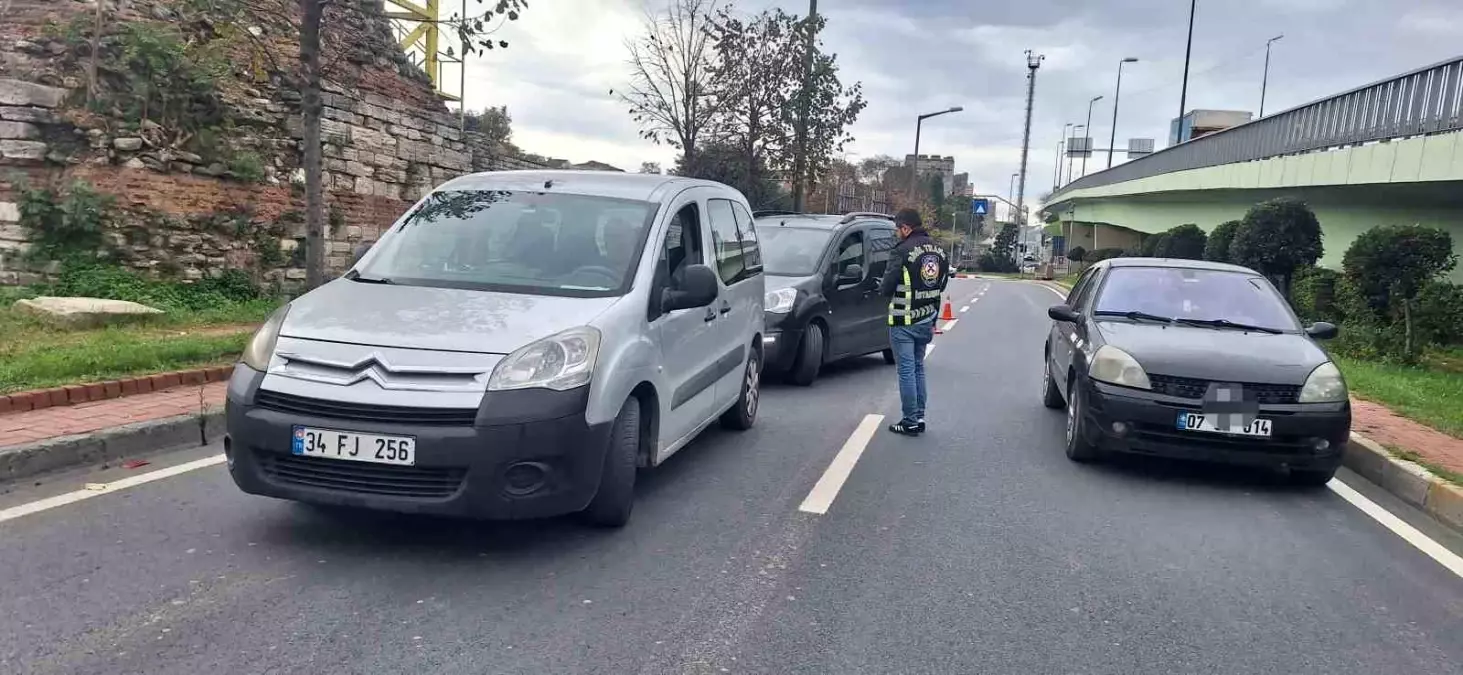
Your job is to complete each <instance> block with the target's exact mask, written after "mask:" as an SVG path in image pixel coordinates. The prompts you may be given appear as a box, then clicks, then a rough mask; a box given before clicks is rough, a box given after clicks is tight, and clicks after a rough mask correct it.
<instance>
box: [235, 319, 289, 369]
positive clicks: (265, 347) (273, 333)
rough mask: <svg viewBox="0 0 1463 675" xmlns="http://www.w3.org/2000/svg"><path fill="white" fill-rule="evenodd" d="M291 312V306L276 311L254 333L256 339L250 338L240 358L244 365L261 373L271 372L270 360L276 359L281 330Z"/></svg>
mask: <svg viewBox="0 0 1463 675" xmlns="http://www.w3.org/2000/svg"><path fill="white" fill-rule="evenodd" d="M289 311H290V306H289V305H285V306H284V307H280V308H279V309H276V310H274V313H273V314H270V315H269V318H268V319H265V320H264V325H262V326H260V327H259V330H257V331H254V337H251V338H249V344H247V345H245V346H244V353H243V355H242V356H241V357H240V358H239V360H240V361H243V362H244V365H246V366H249V367H250V368H253V369H254V370H257V371H259V372H261V373H262V372H266V371H268V370H269V360H270V359H272V358H274V345H275V343H277V342H279V329H280V328H281V327H282V326H284V317H285V315H286V314H289Z"/></svg>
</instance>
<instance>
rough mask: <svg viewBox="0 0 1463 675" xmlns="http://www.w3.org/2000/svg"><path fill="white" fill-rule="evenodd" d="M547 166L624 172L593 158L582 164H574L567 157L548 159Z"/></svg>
mask: <svg viewBox="0 0 1463 675" xmlns="http://www.w3.org/2000/svg"><path fill="white" fill-rule="evenodd" d="M549 168H551V169H578V170H580V171H617V172H619V173H624V172H625V170H624V169H621V168H620V167H617V166H612V165H609V164H605V163H604V162H596V161H594V160H589V161H588V162H585V163H583V164H575V163H573V162H570V161H569V160H567V159H550V160H549Z"/></svg>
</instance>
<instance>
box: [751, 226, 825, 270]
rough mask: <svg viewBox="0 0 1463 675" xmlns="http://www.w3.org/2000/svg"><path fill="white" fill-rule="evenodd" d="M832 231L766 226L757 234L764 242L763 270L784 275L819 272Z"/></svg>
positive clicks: (759, 229)
mask: <svg viewBox="0 0 1463 675" xmlns="http://www.w3.org/2000/svg"><path fill="white" fill-rule="evenodd" d="M830 235H831V233H830V232H829V231H828V230H819V229H811V228H802V227H784V226H772V225H762V226H759V227H758V228H757V236H758V237H759V238H760V239H761V244H762V271H763V273H765V274H772V275H776V276H784V277H806V276H809V275H811V274H814V273H815V272H817V271H818V261H819V260H821V259H822V258H823V250H824V249H825V248H826V247H827V246H828V237H829V236H830Z"/></svg>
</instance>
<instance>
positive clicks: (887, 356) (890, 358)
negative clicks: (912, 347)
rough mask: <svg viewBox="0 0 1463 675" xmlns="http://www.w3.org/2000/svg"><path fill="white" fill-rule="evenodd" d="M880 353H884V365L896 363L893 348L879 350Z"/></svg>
mask: <svg viewBox="0 0 1463 675" xmlns="http://www.w3.org/2000/svg"><path fill="white" fill-rule="evenodd" d="M879 353H880V354H883V355H884V365H886V366H892V365H894V363H895V360H894V350H893V349H885V350H884V351H882V352H879Z"/></svg>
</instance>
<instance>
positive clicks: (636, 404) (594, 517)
mask: <svg viewBox="0 0 1463 675" xmlns="http://www.w3.org/2000/svg"><path fill="white" fill-rule="evenodd" d="M639 454H640V399H638V398H635V397H634V396H631V397H630V398H629V399H627V400H626V401H625V406H624V407H623V408H621V409H620V415H619V416H618V417H616V418H615V423H614V426H613V427H612V428H611V429H610V447H609V448H607V449H606V450H605V463H604V470H603V471H602V472H601V473H600V477H599V491H598V492H596V493H595V494H594V499H592V500H590V502H589V506H587V507H585V508H584V511H582V512H581V513H580V516H581V517H583V518H584V521H585V522H586V523H589V524H590V525H594V526H596V527H624V526H625V523H628V522H630V511H631V509H632V508H633V507H634V506H635V462H636V459H638V457H639Z"/></svg>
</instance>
